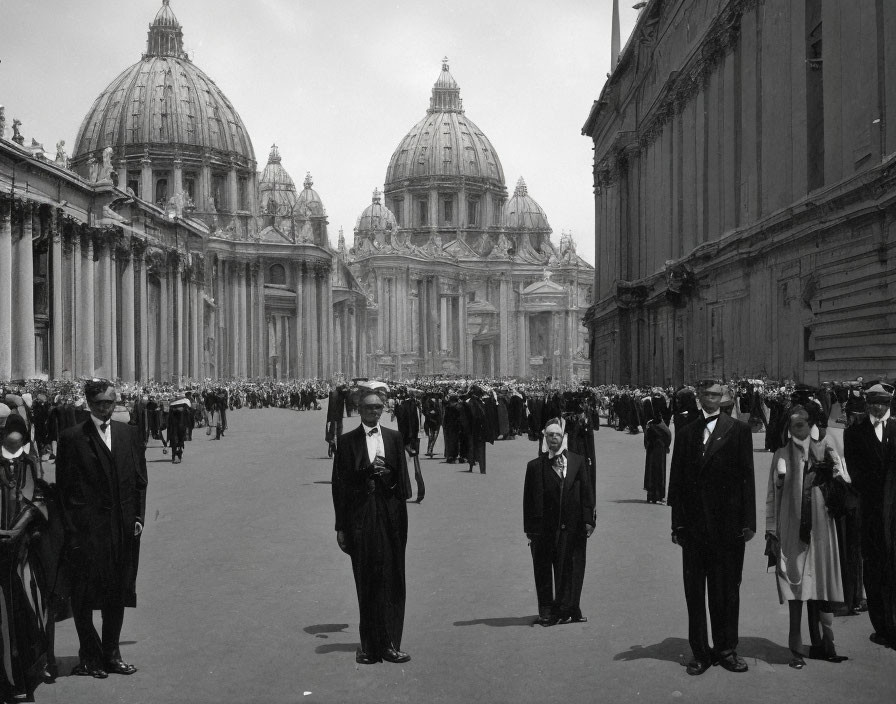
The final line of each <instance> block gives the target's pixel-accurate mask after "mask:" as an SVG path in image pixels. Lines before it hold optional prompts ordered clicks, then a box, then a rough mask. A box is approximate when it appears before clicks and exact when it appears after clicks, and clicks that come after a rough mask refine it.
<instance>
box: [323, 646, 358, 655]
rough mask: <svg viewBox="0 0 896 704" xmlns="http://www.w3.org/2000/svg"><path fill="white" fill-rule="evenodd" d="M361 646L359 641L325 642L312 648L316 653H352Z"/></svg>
mask: <svg viewBox="0 0 896 704" xmlns="http://www.w3.org/2000/svg"><path fill="white" fill-rule="evenodd" d="M360 647H361V644H360V643H327V644H326V645H319V646H317V647H316V648H315V649H314V652H315V653H317V654H318V655H326V654H328V653H354V652H355V651H357V650H358V648H360Z"/></svg>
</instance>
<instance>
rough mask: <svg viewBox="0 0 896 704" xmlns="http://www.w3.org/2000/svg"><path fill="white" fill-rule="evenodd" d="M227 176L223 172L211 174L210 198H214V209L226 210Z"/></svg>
mask: <svg viewBox="0 0 896 704" xmlns="http://www.w3.org/2000/svg"><path fill="white" fill-rule="evenodd" d="M226 194H227V177H226V176H224V175H223V174H214V175H213V176H212V198H214V199H215V210H217V211H219V212H220V211H222V210H227V198H226Z"/></svg>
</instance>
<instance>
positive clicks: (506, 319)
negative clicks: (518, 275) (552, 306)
mask: <svg viewBox="0 0 896 704" xmlns="http://www.w3.org/2000/svg"><path fill="white" fill-rule="evenodd" d="M499 286H500V293H499V297H498V308H499V311H498V314H499V315H500V316H501V318H500V334H501V347H500V348H499V349H500V351H501V356H500V358H499V365H498V373H499V374H500V375H501V376H506V375H507V374H508V373H509V371H508V369H509V367H510V301H509V300H508V297H507V291H508V285H507V273H506V272H501V279H500V284H499Z"/></svg>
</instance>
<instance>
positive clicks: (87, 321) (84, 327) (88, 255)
mask: <svg viewBox="0 0 896 704" xmlns="http://www.w3.org/2000/svg"><path fill="white" fill-rule="evenodd" d="M86 240H87V241H86V245H87V246H86V247H84V248H82V250H81V253H82V255H83V257H84V258H83V261H82V262H81V316H80V323H79V325H80V326H81V334H82V337H81V344H80V348H81V371H82V373H83V374H86V375H87V376H93V375H94V374H95V373H96V315H95V310H94V300H95V295H94V294H95V291H96V287H95V286H94V282H95V280H96V267H95V266H94V262H93V237H92V236H91V235H90V234H89V233H88V235H87V237H86Z"/></svg>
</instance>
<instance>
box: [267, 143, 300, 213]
mask: <svg viewBox="0 0 896 704" xmlns="http://www.w3.org/2000/svg"><path fill="white" fill-rule="evenodd" d="M297 200H298V196H297V194H296V184H295V183H294V182H293V180H292V177H291V176H290V175H289V174H288V173H287V172H286V169H284V168H283V166H282V165H281V163H280V150H279V149H277V145H276V144H275V145H273V146H272V147H271V153H270V155H269V156H268V163H267V166H265V167H264V171H262V173H261V178H260V179H259V181H258V203H259V206H260V208H261V211H262V212H263V213H266V214H268V215H289V214H291V213H292V212H293V211H294V209H295V205H296V201H297Z"/></svg>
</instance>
